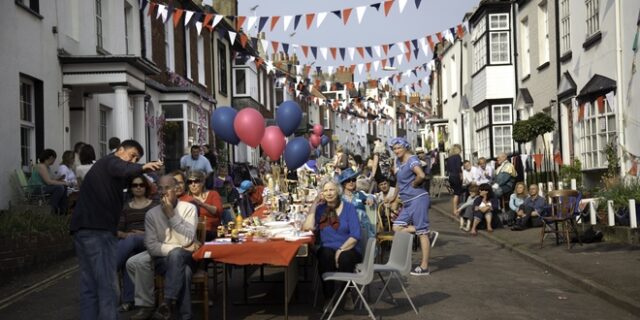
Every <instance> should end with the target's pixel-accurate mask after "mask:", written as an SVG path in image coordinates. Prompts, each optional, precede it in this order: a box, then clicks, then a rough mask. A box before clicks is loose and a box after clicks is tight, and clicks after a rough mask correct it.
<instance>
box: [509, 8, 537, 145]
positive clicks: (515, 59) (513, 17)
mask: <svg viewBox="0 0 640 320" xmlns="http://www.w3.org/2000/svg"><path fill="white" fill-rule="evenodd" d="M517 5H518V4H517V3H516V2H515V1H511V34H512V35H513V37H512V38H513V42H512V43H511V48H512V50H513V54H512V55H511V56H512V57H513V76H514V80H515V81H514V83H515V92H513V97H514V99H513V100H512V101H511V119H515V118H516V117H515V116H516V112H515V104H516V100H515V97H517V96H518V89H519V88H518V81H520V80H519V78H518V52H517V50H516V49H515V48H517V46H516V44H517V43H518V36H517V32H516V25H517V24H516V6H517ZM513 124H514V122H513V121H512V123H511V125H512V126H511V132H512V133H513ZM512 138H513V137H512ZM542 139H544V137H542ZM518 151H519V152H522V151H521V149H520V144H518Z"/></svg>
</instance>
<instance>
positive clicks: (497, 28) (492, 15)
mask: <svg viewBox="0 0 640 320" xmlns="http://www.w3.org/2000/svg"><path fill="white" fill-rule="evenodd" d="M501 17H506V20H505V22H506V23H505V26H503V27H501V26H497V27H494V26H492V25H491V23H492V21H491V20H492V18H501ZM488 19H489V22H488V29H487V30H488V31H502V30H509V14H508V13H506V12H505V13H491V14H489V16H488ZM498 22H500V21H498Z"/></svg>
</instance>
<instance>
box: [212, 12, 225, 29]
mask: <svg viewBox="0 0 640 320" xmlns="http://www.w3.org/2000/svg"><path fill="white" fill-rule="evenodd" d="M222 18H224V16H222V15H219V14H215V15H213V23H211V29H213V28H215V27H216V26H217V25H218V23H220V21H222Z"/></svg>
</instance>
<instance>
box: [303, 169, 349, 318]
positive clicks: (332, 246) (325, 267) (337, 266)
mask: <svg viewBox="0 0 640 320" xmlns="http://www.w3.org/2000/svg"><path fill="white" fill-rule="evenodd" d="M303 228H304V229H305V230H313V231H315V232H316V233H317V234H318V235H319V238H320V239H319V240H320V248H319V249H318V251H317V257H318V271H319V273H320V274H321V275H322V274H323V273H325V272H334V271H340V272H353V271H354V270H355V267H356V264H358V263H360V262H361V261H362V252H361V251H360V250H361V249H360V246H358V240H359V239H360V222H359V221H358V213H357V211H356V208H355V206H353V205H352V204H351V203H349V202H347V201H345V200H343V199H342V198H341V192H340V186H339V185H338V184H337V183H336V182H335V181H333V180H331V181H327V182H325V183H324V184H323V185H322V188H321V192H320V193H319V194H318V197H316V199H315V201H314V202H313V204H312V206H311V208H310V209H309V215H307V219H306V221H305V223H304V227H303ZM322 288H323V294H324V297H325V299H327V301H328V299H330V298H331V297H332V296H333V294H334V292H335V284H334V283H333V281H331V282H323V283H322ZM352 305H353V300H352V299H351V296H350V295H348V296H347V297H345V308H346V309H349V308H350V307H351V306H352Z"/></svg>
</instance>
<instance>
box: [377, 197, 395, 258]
mask: <svg viewBox="0 0 640 320" xmlns="http://www.w3.org/2000/svg"><path fill="white" fill-rule="evenodd" d="M377 212H378V219H377V220H378V221H377V223H376V244H377V246H378V247H379V248H380V256H379V259H380V261H381V262H382V261H383V258H384V250H383V247H382V246H383V245H384V244H386V243H391V242H393V234H394V231H393V221H392V220H391V209H389V207H388V206H385V205H384V204H380V205H379V206H378V210H377Z"/></svg>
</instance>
